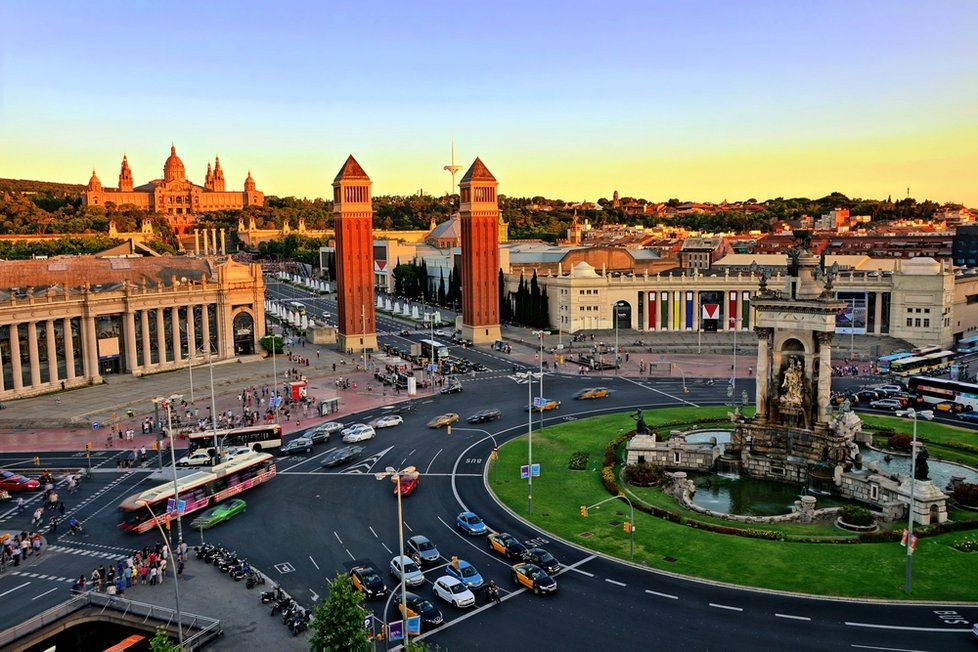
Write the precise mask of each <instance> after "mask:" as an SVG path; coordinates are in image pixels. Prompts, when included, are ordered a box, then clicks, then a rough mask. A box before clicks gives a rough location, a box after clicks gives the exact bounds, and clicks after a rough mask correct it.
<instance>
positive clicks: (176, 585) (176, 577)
mask: <svg viewBox="0 0 978 652" xmlns="http://www.w3.org/2000/svg"><path fill="white" fill-rule="evenodd" d="M138 504H140V505H142V506H143V507H145V508H146V509H147V511H149V515H150V517H151V518H152V519H153V523H155V524H156V529H158V530H159V531H160V535H161V536H162V537H163V543H164V545H166V549H167V551H168V552H169V553H170V561H173V562H174V564H175V565H174V567H173V597H174V600H175V601H176V605H177V641H178V642H179V644H180V645H179V649H183V612H182V611H180V574H179V573H178V572H177V566H178V565H179V564H180V560H179V559H178V558H177V557H175V556H174V555H173V548H171V547H170V540H169V539H167V538H166V533H165V532H163V528H162V527H161V526H160V522H159V521H158V520H157V518H156V514H154V513H153V508H152V507H150V506H149V503H148V502H147V501H145V500H140V501H138ZM200 532H201V537H203V532H204V531H203V530H201V531H200Z"/></svg>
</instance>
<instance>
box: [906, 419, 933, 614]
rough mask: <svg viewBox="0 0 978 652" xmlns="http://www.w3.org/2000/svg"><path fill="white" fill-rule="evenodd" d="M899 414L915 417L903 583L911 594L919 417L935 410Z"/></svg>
mask: <svg viewBox="0 0 978 652" xmlns="http://www.w3.org/2000/svg"><path fill="white" fill-rule="evenodd" d="M897 415H898V416H902V417H907V418H908V419H913V440H912V441H911V444H910V501H909V503H908V504H907V512H908V515H907V577H906V580H905V582H904V585H903V591H904V592H905V593H906V594H907V595H910V592H911V585H912V582H913V579H912V573H913V548H914V546H913V499H914V489H915V487H916V482H917V417H923V418H925V419H927V420H928V421H930V420H931V419H933V418H934V412H933V411H932V410H920V411H919V412H918V411H917V410H915V409H913V408H910V409H908V410H898V411H897Z"/></svg>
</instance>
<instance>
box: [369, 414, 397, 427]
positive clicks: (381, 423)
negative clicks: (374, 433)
mask: <svg viewBox="0 0 978 652" xmlns="http://www.w3.org/2000/svg"><path fill="white" fill-rule="evenodd" d="M402 423H404V417H402V416H401V415H400V414H388V415H387V416H383V417H377V418H376V419H374V420H373V424H374V428H392V427H394V426H399V425H401V424H402Z"/></svg>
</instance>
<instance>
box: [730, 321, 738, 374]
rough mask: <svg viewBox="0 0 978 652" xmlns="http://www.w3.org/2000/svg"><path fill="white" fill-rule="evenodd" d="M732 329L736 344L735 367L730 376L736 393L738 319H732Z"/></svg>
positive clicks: (734, 345)
mask: <svg viewBox="0 0 978 652" xmlns="http://www.w3.org/2000/svg"><path fill="white" fill-rule="evenodd" d="M730 327H731V328H732V329H733V334H734V338H733V340H734V342H733V365H732V367H731V374H730V386H731V387H733V390H734V392H736V391H737V318H736V317H731V318H730Z"/></svg>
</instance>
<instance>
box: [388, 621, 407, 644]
mask: <svg viewBox="0 0 978 652" xmlns="http://www.w3.org/2000/svg"><path fill="white" fill-rule="evenodd" d="M387 640H389V641H403V640H404V621H401V620H395V621H394V622H392V623H390V624H388V625H387Z"/></svg>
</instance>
